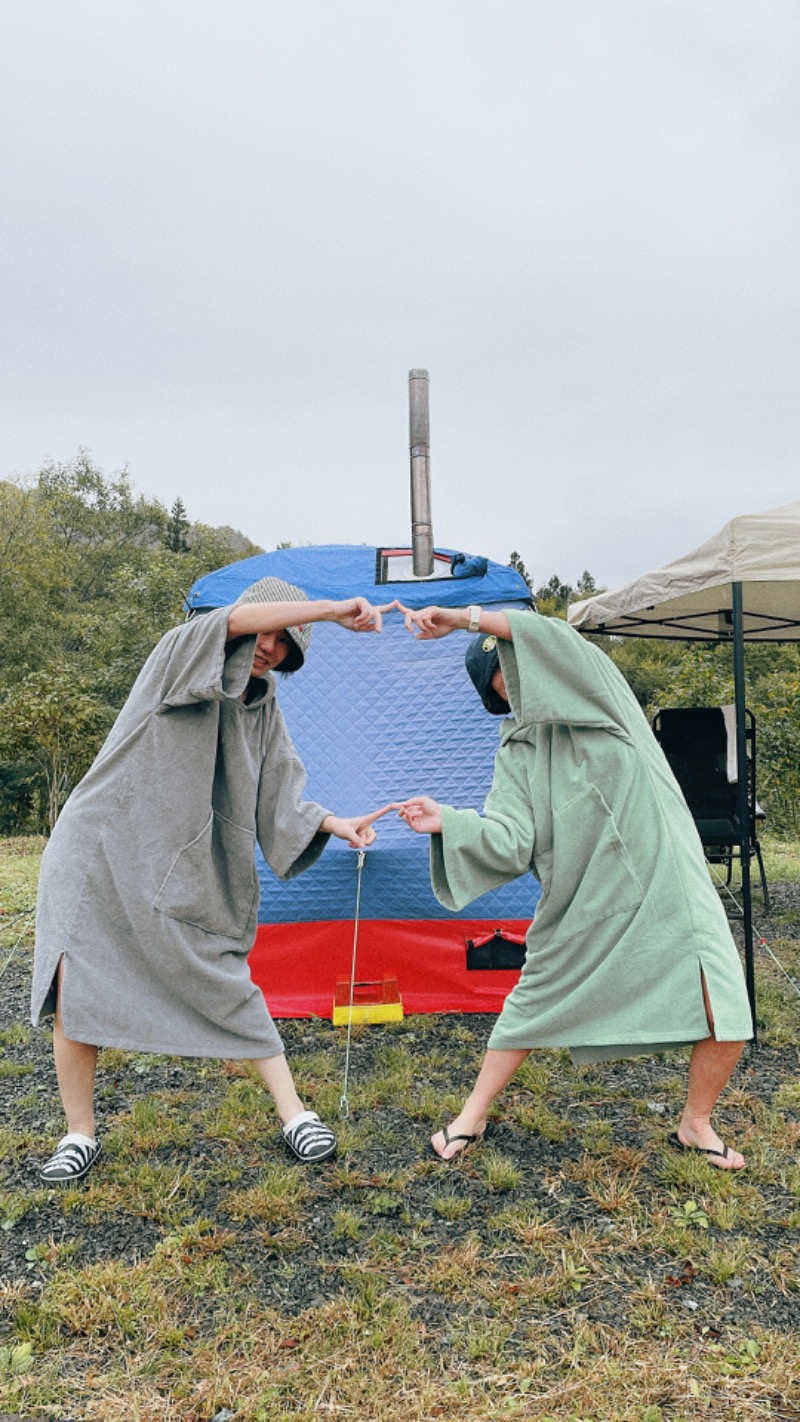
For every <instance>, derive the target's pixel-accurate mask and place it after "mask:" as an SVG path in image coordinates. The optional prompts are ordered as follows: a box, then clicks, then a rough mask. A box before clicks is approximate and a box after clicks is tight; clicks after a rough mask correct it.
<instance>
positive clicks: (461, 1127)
mask: <svg viewBox="0 0 800 1422" xmlns="http://www.w3.org/2000/svg"><path fill="white" fill-rule="evenodd" d="M528 1055H529V1052H528V1049H527V1048H525V1049H519V1048H517V1049H514V1050H510V1049H509V1050H508V1051H497V1050H495V1049H494V1048H493V1047H489V1049H488V1050H487V1052H486V1055H485V1057H484V1059H483V1062H482V1064H481V1069H480V1071H479V1072H478V1077H477V1080H476V1082H475V1085H474V1086H473V1088H472V1091H471V1092H470V1094H469V1096H468V1097H467V1099H466V1101H465V1102H464V1105H463V1106H462V1108H461V1110H460V1111H459V1113H458V1115H457V1116H456V1118H455V1120H454V1121H453V1122H452V1124H451V1125H450V1126H448V1128H447V1130H448V1135H449V1136H450V1138H451V1145H449V1146H448V1145H446V1144H445V1138H444V1133H443V1132H442V1131H437V1132H436V1134H435V1135H434V1136H431V1145H432V1146H433V1149H434V1150H435V1152H436V1154H437V1155H439V1156H441V1158H442V1160H452V1159H453V1156H455V1155H458V1154H459V1152H460V1151H462V1150H463V1149H464V1146H465V1142H464V1141H455V1140H453V1137H454V1136H461V1135H464V1136H482V1135H483V1132H484V1131H485V1130H486V1117H487V1114H488V1111H489V1107H490V1106H491V1104H492V1102H493V1101H494V1098H495V1097H496V1096H497V1095H498V1093H499V1092H501V1091H502V1090H503V1087H504V1086H508V1083H509V1082H510V1080H511V1078H512V1076H513V1075H514V1073H515V1072H517V1071H519V1068H520V1067H521V1066H522V1063H523V1062H524V1060H525V1058H526V1057H527V1056H528Z"/></svg>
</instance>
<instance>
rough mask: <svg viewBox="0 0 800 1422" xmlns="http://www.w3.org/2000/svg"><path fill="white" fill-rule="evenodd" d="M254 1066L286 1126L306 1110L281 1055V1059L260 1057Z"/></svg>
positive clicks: (286, 1063)
mask: <svg viewBox="0 0 800 1422" xmlns="http://www.w3.org/2000/svg"><path fill="white" fill-rule="evenodd" d="M253 1066H254V1067H255V1069H256V1071H257V1072H258V1074H259V1076H260V1077H261V1080H262V1082H263V1083H264V1086H265V1087H266V1088H267V1091H268V1092H269V1094H270V1096H271V1097H272V1099H273V1101H274V1102H275V1105H276V1107H277V1111H278V1115H279V1116H280V1118H281V1120H282V1122H283V1124H284V1126H285V1125H286V1122H287V1121H291V1119H292V1117H293V1116H297V1115H298V1114H299V1113H300V1112H301V1111H302V1110H304V1107H303V1103H302V1101H301V1100H300V1097H299V1096H298V1094H297V1091H296V1089H295V1084H294V1080H293V1077H292V1073H291V1071H290V1070H289V1063H288V1062H287V1060H286V1057H285V1056H284V1055H283V1053H281V1055H280V1056H279V1057H258V1058H257V1059H256V1060H255V1061H254V1062H253Z"/></svg>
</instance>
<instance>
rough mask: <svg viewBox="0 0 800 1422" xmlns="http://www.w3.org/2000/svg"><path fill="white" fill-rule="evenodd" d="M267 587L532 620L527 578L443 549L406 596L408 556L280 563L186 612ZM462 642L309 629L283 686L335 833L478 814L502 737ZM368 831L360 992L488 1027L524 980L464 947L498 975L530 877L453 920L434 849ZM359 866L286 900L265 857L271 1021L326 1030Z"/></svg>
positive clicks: (263, 945) (208, 586) (212, 592)
mask: <svg viewBox="0 0 800 1422" xmlns="http://www.w3.org/2000/svg"><path fill="white" fill-rule="evenodd" d="M267 576H271V577H278V578H283V579H285V581H287V582H290V583H295V584H297V585H298V586H299V587H301V588H303V590H304V591H305V592H306V593H307V594H308V596H309V597H310V598H321V597H326V598H328V597H330V598H335V599H340V598H347V597H355V596H364V597H367V598H369V600H370V601H371V602H373V603H387V602H391V601H392V600H393V599H394V598H395V597H397V598H399V599H400V600H401V601H402V602H404V603H405V604H406V605H407V606H410V607H424V606H426V605H427V604H429V603H438V604H439V605H440V606H450V607H466V606H469V605H470V604H473V603H477V604H479V605H480V606H482V607H517V608H519V607H527V606H530V592H529V589H528V586H527V584H526V583H525V581H524V579H523V578H522V577H521V576H520V574H519V573H518V572H516V570H515V569H513V568H510V567H507V566H505V565H503V564H498V563H492V562H490V561H488V560H487V559H485V558H471V557H467V556H465V555H462V554H460V553H457V552H456V551H454V550H449V549H437V550H436V554H435V570H434V575H433V577H431V578H426V579H423V580H418V579H417V580H415V579H414V578H413V574H412V572H411V551H410V549H409V548H402V547H399V546H398V547H394V548H388V547H386V548H375V547H373V546H368V545H349V544H331V545H325V546H313V547H297V548H282V549H277V550H276V551H275V552H272V553H264V554H259V555H257V556H256V557H254V558H248V559H244V560H243V561H241V562H238V563H232V564H230V565H228V566H227V567H224V568H220V569H218V570H217V571H216V572H213V573H209V574H207V575H206V576H205V577H203V578H200V579H199V580H198V582H197V583H196V584H195V585H194V587H193V588H192V590H191V593H190V595H189V597H188V599H187V607H189V608H193V609H196V610H197V611H201V610H204V609H205V610H207V609H209V608H213V607H221V606H223V605H226V604H228V603H232V602H235V601H236V599H237V597H238V596H239V594H240V593H241V592H242V591H243V590H244V589H245V588H246V587H248V586H249V585H250V584H251V583H253V582H256V581H257V580H258V579H259V578H263V577H267ZM468 640H469V639H468V634H460V633H453V634H452V635H451V636H449V637H445V638H443V639H441V640H439V641H436V642H418V641H416V640H415V639H414V638H413V637H411V636H410V635H409V634H408V632H406V630H405V628H404V626H403V621H402V618H401V617H400V616H399V615H397V614H394V615H390V616H389V617H387V618H386V619H385V622H384V631H383V633H382V634H381V635H380V636H354V635H353V634H352V633H349V632H346V631H343V630H342V629H341V628H339V627H336V626H334V625H330V624H318V625H316V626H315V627H314V632H313V637H312V641H311V647H310V649H309V653H308V656H307V659H306V664H305V666H304V667H303V669H302V671H301V672H300V673H299V674H298V675H297V676H294V677H289V678H287V679H286V681H281V680H280V678H279V685H278V697H279V700H280V703H281V706H282V708H283V712H284V715H285V717H286V722H287V725H288V727H289V731H290V734H291V736H292V739H293V741H294V743H295V746H296V747H297V751H298V754H299V755H300V758H301V760H302V761H303V763H304V765H305V766H306V769H307V771H308V794H309V797H310V798H312V799H315V800H318V801H320V803H322V804H324V805H327V806H329V807H330V808H331V809H332V810H333V811H335V813H336V814H341V815H350V814H359V813H362V812H364V811H367V810H370V809H373V808H377V807H378V806H380V805H382V804H385V803H386V802H388V801H391V800H400V799H403V798H405V797H407V796H409V795H412V794H415V793H425V794H430V795H432V796H433V797H434V798H435V799H439V800H442V801H444V802H445V803H447V804H451V805H456V806H458V807H464V808H466V807H472V808H475V809H480V808H481V806H482V804H483V801H484V799H485V797H486V794H487V792H488V789H489V786H490V783H491V776H492V763H493V759H494V753H495V749H496V747H497V740H498V730H499V725H500V722H499V719H498V718H496V717H492V716H489V715H487V713H486V712H485V711H484V709H483V707H482V706H481V703H480V701H479V699H478V697H477V695H476V693H475V691H474V689H473V687H472V683H471V682H470V680H469V678H468V676H467V674H466V671H465V670H464V652H465V649H466V647H467V644H468ZM376 828H377V831H378V839H377V841H376V843H375V844H374V845H372V846H371V847H370V848H369V849H368V850H367V851H366V857H365V860H364V864H363V870H362V876H361V889H360V914H359V929H358V968H357V976H358V978H359V979H361V980H363V979H367V980H374V981H380V980H382V979H383V978H385V977H392V976H393V977H396V978H397V981H398V986H399V990H400V995H401V998H402V1001H403V1007H404V1010H405V1011H406V1012H452V1011H459V1012H495V1011H497V1010H498V1009H499V1007H500V1006H501V1005H502V1002H503V999H504V997H505V995H506V993H507V992H508V990H509V988H510V987H511V986H512V985H513V983H514V982H515V981H516V978H517V976H518V973H517V971H515V970H513V969H508V968H500V969H498V968H477V969H475V968H468V967H467V949H468V945H469V944H473V945H476V949H477V950H480V949H481V945H482V944H484V943H485V942H486V940H488V944H486V946H485V947H484V948H483V950H482V951H483V955H484V956H485V955H486V953H490V952H491V951H492V949H493V947H494V945H495V944H497V945H500V956H501V957H502V944H503V941H504V940H509V941H511V942H513V941H514V940H519V939H520V938H521V937H522V935H524V933H525V931H526V929H527V927H528V924H529V923H530V920H531V918H532V916H533V911H534V908H535V905H536V900H537V897H538V893H539V890H538V885H537V884H536V882H535V880H534V879H533V878H532V877H531V876H530V875H526V876H525V877H524V878H522V879H518V880H516V881H515V882H514V883H512V884H510V885H508V886H507V887H505V888H503V889H500V890H496V891H494V892H492V893H489V894H484V895H483V896H482V897H481V898H479V899H477V900H476V901H475V902H474V903H473V904H471V905H469V907H468V908H467V909H466V910H464V911H463V912H462V913H458V914H453V913H448V912H447V911H446V910H445V909H443V908H442V907H441V905H440V904H439V903H438V902H437V900H436V899H435V898H434V896H433V894H432V892H431V887H430V877H429V872H428V853H429V845H428V839H427V837H426V836H418V835H415V834H413V833H412V832H411V831H410V830H408V829H407V828H406V826H405V825H404V824H403V823H402V822H401V821H400V820H399V819H398V818H397V817H396V816H395V815H391V814H390V815H387V816H386V817H385V819H382V820H380V821H378V824H377V826H376ZM357 861H358V854H357V852H356V851H354V850H353V849H351V848H349V847H348V846H346V845H345V844H343V843H342V842H341V841H339V840H332V841H331V843H330V845H329V846H328V848H327V849H326V850H325V853H324V854H323V856H322V858H321V859H320V860H319V861H318V863H317V864H316V865H314V866H313V867H312V868H311V869H309V870H308V871H307V872H306V873H304V874H302V875H300V876H299V877H298V878H297V879H294V880H292V881H290V882H289V883H280V882H279V881H278V880H276V879H275V878H274V876H273V875H272V873H271V872H270V870H269V869H268V868H267V867H266V865H265V864H264V862H263V860H262V859H261V858H260V855H259V876H260V880H261V887H262V893H261V908H260V911H259V928H258V934H257V938H256V943H255V946H254V948H253V951H252V953H251V957H250V969H251V973H252V976H253V979H254V981H255V982H257V983H258V985H259V986H260V987H261V988H262V990H263V992H264V994H265V997H266V999H267V1001H268V1003H269V1006H270V1010H271V1011H272V1013H273V1015H274V1016H276V1017H303V1016H311V1015H314V1016H316V1015H319V1016H326V1017H330V1015H331V1010H332V1003H333V998H334V993H335V989H336V983H337V979H339V978H341V977H343V976H344V977H347V976H349V973H350V966H351V958H352V950H353V934H354V915H355V911H356V892H357ZM471 956H474V954H473V955H471ZM477 956H478V960H479V961H480V959H481V952H480V951H478V954H477Z"/></svg>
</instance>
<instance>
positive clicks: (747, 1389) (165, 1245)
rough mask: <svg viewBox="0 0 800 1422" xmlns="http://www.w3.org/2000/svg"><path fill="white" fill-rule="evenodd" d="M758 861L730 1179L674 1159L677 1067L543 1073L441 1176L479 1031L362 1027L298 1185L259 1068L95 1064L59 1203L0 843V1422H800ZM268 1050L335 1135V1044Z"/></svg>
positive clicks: (550, 1067)
mask: <svg viewBox="0 0 800 1422" xmlns="http://www.w3.org/2000/svg"><path fill="white" fill-rule="evenodd" d="M767 848H768V853H767V865H768V877H769V881H770V887H771V890H772V891H773V897H774V905H773V914H772V916H771V918H770V919H765V918H764V917H763V916H761V917H759V919H758V924H757V929H758V933H757V937H758V938H759V939H762V938H763V939H764V940H765V944H767V945H768V946H769V947H770V948H771V950H772V952H773V953H774V955H775V956H774V958H773V957H771V956H770V955H769V953H767V951H766V949H765V947H764V946H763V945H762V946H761V947H760V949H759V952H758V960H757V979H758V1003H759V1037H760V1045H759V1048H758V1050H757V1051H755V1052H748V1054H747V1056H746V1058H745V1059H744V1060H743V1063H742V1065H741V1066H740V1068H739V1070H738V1071H737V1073H736V1076H735V1077H734V1080H733V1081H732V1083H731V1084H730V1086H729V1088H728V1090H727V1092H726V1093H725V1096H724V1098H723V1102H722V1103H721V1108H720V1120H721V1123H722V1125H723V1127H724V1130H725V1132H726V1134H728V1135H729V1136H730V1138H731V1140H732V1141H735V1143H736V1144H737V1145H738V1146H740V1147H741V1148H742V1149H744V1150H745V1151H746V1154H747V1160H748V1166H747V1170H746V1171H745V1172H741V1173H738V1174H736V1175H734V1174H726V1173H723V1172H718V1171H714V1170H713V1169H712V1168H711V1167H709V1166H708V1165H706V1164H705V1163H704V1162H702V1161H700V1160H698V1159H695V1158H686V1157H683V1156H680V1155H679V1154H677V1153H675V1152H671V1151H669V1149H668V1148H667V1147H666V1145H665V1143H664V1142H665V1137H666V1136H667V1134H668V1133H669V1131H670V1130H671V1129H673V1126H674V1120H675V1116H676V1113H677V1111H678V1109H679V1105H680V1101H681V1097H682V1092H683V1087H684V1081H685V1055H684V1054H681V1053H675V1054H670V1055H667V1056H664V1057H661V1058H653V1059H646V1058H642V1059H637V1060H635V1061H633V1062H627V1063H612V1064H610V1065H608V1066H603V1067H591V1068H575V1067H574V1066H573V1065H572V1064H571V1062H570V1060H569V1057H568V1055H567V1054H566V1053H563V1052H540V1053H535V1054H533V1055H532V1056H531V1057H530V1059H529V1060H528V1062H527V1063H526V1064H525V1066H524V1068H523V1070H522V1071H521V1073H520V1074H519V1077H518V1079H517V1080H516V1081H515V1082H514V1083H513V1084H512V1086H511V1087H510V1088H509V1089H508V1091H507V1092H506V1093H505V1095H504V1097H503V1098H502V1100H501V1101H499V1102H498V1103H497V1107H496V1110H495V1112H494V1118H493V1120H492V1122H491V1134H490V1136H489V1138H488V1139H487V1141H486V1142H485V1144H484V1145H483V1146H482V1147H481V1148H479V1149H476V1150H474V1151H473V1152H471V1153H469V1154H467V1155H466V1156H465V1157H464V1158H463V1159H462V1160H460V1161H459V1163H458V1164H457V1165H455V1166H451V1167H445V1166H442V1165H441V1164H440V1163H438V1162H437V1161H436V1160H435V1159H434V1158H433V1157H432V1155H431V1154H430V1153H429V1152H428V1150H427V1139H428V1136H429V1135H430V1132H431V1130H432V1129H433V1128H434V1127H435V1126H437V1125H438V1124H440V1123H441V1121H442V1120H443V1119H446V1118H447V1113H448V1111H451V1110H453V1109H454V1108H455V1106H456V1105H457V1103H458V1102H459V1100H460V1098H461V1095H462V1094H463V1090H464V1087H465V1085H466V1084H467V1083H468V1082H469V1081H470V1079H471V1077H472V1076H473V1074H474V1071H475V1067H476V1064H477V1062H478V1061H479V1060H480V1056H481V1053H482V1050H483V1045H484V1043H485V1040H486V1036H487V1034H488V1030H489V1026H490V1022H489V1020H488V1019H487V1018H486V1017H481V1016H477V1017H475V1016H460V1017H457V1016H453V1015H449V1016H442V1017H438V1016H432V1017H407V1018H406V1019H405V1020H404V1021H403V1022H401V1023H397V1024H390V1025H387V1026H385V1027H363V1028H358V1029H356V1030H355V1032H354V1035H353V1057H352V1064H351V1077H350V1090H349V1104H350V1113H349V1116H348V1117H347V1118H346V1119H344V1118H341V1119H340V1120H339V1123H338V1127H337V1130H338V1133H339V1137H340V1151H339V1155H338V1156H337V1158H336V1159H335V1160H334V1161H332V1162H329V1163H328V1164H327V1165H325V1166H321V1167H318V1168H316V1169H313V1170H310V1171H309V1170H306V1171H304V1170H303V1169H302V1168H300V1167H297V1166H295V1165H294V1164H293V1163H291V1162H290V1160H289V1159H288V1157H287V1155H286V1154H285V1152H284V1150H283V1147H282V1145H281V1143H280V1140H279V1138H278V1132H277V1125H276V1120H275V1117H274V1115H272V1114H271V1113H270V1110H269V1107H268V1105H267V1104H266V1103H265V1099H264V1097H263V1095H262V1094H261V1092H260V1090H259V1089H258V1087H257V1084H256V1083H255V1081H254V1078H253V1076H252V1075H251V1073H250V1070H249V1068H248V1067H247V1066H245V1065H241V1064H220V1063H216V1062H207V1061H199V1062H198V1061H185V1060H180V1059H174V1058H165V1057H151V1056H145V1055H135V1054H128V1055H125V1054H123V1053H120V1052H111V1051H106V1052H104V1053H103V1054H102V1058H101V1068H100V1072H99V1076H98V1104H99V1114H100V1121H101V1127H102V1138H103V1144H104V1150H105V1157H104V1160H103V1161H102V1163H101V1164H99V1165H98V1167H97V1168H96V1169H95V1171H94V1172H93V1173H92V1175H91V1176H90V1177H89V1179H88V1181H87V1182H86V1184H85V1185H84V1186H82V1187H80V1188H74V1189H71V1190H66V1191H63V1192H57V1191H48V1190H45V1189H42V1188H41V1187H40V1186H39V1184H38V1181H37V1177H36V1168H35V1164H36V1161H38V1160H40V1159H42V1158H43V1156H44V1155H45V1154H46V1152H47V1150H48V1148H49V1146H50V1145H51V1144H52V1141H53V1139H54V1138H55V1137H56V1136H57V1134H58V1133H59V1132H60V1130H61V1118H60V1108H59V1103H58V1099H57V1093H56V1089H55V1082H54V1077H53V1071H52V1064H51V1059H50V1050H49V1041H48V1037H47V1034H46V1033H45V1032H38V1031H37V1032H34V1031H33V1030H32V1029H31V1028H29V1027H28V1025H27V1021H26V1010H27V992H28V988H29V982H30V963H31V949H32V930H31V920H30V918H29V917H26V916H25V911H26V910H27V909H29V908H30V907H31V905H32V903H33V897H34V894H35V885H36V877H37V872H38V862H39V854H40V851H41V844H40V843H38V842H32V841H18V840H16V841H15V840H5V841H0V910H2V912H0V975H1V976H0V1004H1V1005H0V1143H1V1144H2V1155H1V1157H0V1158H1V1159H2V1166H0V1267H1V1268H2V1282H1V1283H0V1418H2V1415H3V1414H8V1415H12V1416H15V1417H16V1416H19V1417H23V1418H25V1419H28V1418H34V1417H36V1418H40V1419H44V1418H53V1419H56V1418H58V1419H60V1422H66V1419H70V1422H95V1420H96V1419H103V1422H122V1420H123V1419H125V1422H284V1419H285V1422H289V1419H291V1422H307V1419H308V1420H309V1422H310V1419H311V1418H312V1417H313V1418H318V1417H321V1418H331V1419H358V1420H359V1422H361V1419H369V1422H372V1419H374V1422H432V1419H439V1418H442V1419H456V1418H458V1419H464V1422H488V1419H490V1418H510V1419H540V1420H541V1422H544V1420H545V1419H550V1418H553V1419H558V1422H667V1419H669V1422H679V1419H685V1422H695V1419H711V1418H714V1419H751V1418H752V1419H756V1418H758V1419H764V1422H767V1419H770V1422H774V1419H786V1422H790V1419H793V1420H794V1422H800V1384H799V1383H798V1378H800V1341H799V1335H800V1247H798V1245H799V1241H798V1231H800V1199H799V1198H798V1196H799V1195H800V1165H799V1164H798V1143H800V1079H799V1078H798V1065H800V1052H799V1051H798V1026H800V998H799V997H798V995H797V985H798V984H799V983H800V846H798V845H797V844H770V843H769V842H768V845H767ZM756 910H757V912H758V903H756ZM733 927H734V932H735V933H736V932H738V929H737V928H736V925H735V924H733ZM776 960H777V961H776ZM281 1026H282V1031H283V1035H284V1037H285V1039H286V1043H287V1051H288V1055H289V1058H290V1061H291V1062H292V1065H293V1067H294V1069H295V1072H296V1075H297V1077H298V1080H299V1082H300V1084H301V1086H302V1089H303V1090H304V1092H306V1093H307V1095H308V1096H309V1097H310V1098H311V1099H312V1101H313V1103H314V1104H315V1105H316V1106H317V1107H318V1108H319V1109H320V1110H321V1111H322V1113H323V1114H324V1115H327V1116H328V1118H329V1119H331V1120H332V1121H333V1120H334V1119H335V1118H336V1116H337V1113H338V1108H339V1102H340V1096H341V1091H342V1067H343V1053H344V1033H343V1031H342V1030H341V1029H334V1028H333V1027H332V1026H331V1024H330V1023H329V1022H321V1021H313V1022H309V1021H300V1022H289V1023H284V1024H281Z"/></svg>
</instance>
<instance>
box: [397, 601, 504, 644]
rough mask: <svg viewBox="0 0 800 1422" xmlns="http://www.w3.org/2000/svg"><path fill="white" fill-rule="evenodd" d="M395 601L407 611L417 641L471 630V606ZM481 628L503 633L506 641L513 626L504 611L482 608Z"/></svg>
mask: <svg viewBox="0 0 800 1422" xmlns="http://www.w3.org/2000/svg"><path fill="white" fill-rule="evenodd" d="M394 605H395V607H397V608H398V609H399V611H400V612H402V613H404V614H405V623H406V627H407V628H408V630H409V632H413V633H414V635H415V636H416V638H417V640H418V641H431V640H432V639H434V638H438V637H447V636H448V634H449V633H450V632H468V631H469V624H470V608H468V607H423V608H420V609H418V610H416V611H415V610H414V609H412V608H410V607H404V606H403V604H402V602H396V603H395V604H394ZM478 631H479V632H486V633H488V634H489V635H493V636H495V637H501V638H502V639H503V641H505V642H510V641H511V628H510V626H509V622H508V618H507V617H506V615H505V613H504V612H497V611H494V610H493V609H487V608H481V609H480V615H479V617H478Z"/></svg>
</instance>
